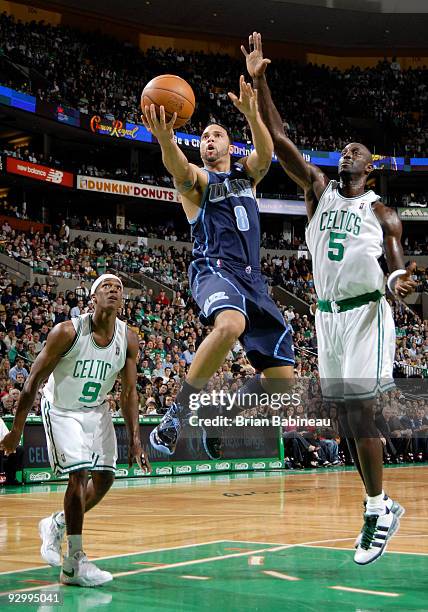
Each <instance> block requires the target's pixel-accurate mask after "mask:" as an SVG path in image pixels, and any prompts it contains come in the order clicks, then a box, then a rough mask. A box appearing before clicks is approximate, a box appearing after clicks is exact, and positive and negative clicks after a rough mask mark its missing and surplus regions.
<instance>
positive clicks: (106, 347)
mask: <svg viewBox="0 0 428 612" xmlns="http://www.w3.org/2000/svg"><path fill="white" fill-rule="evenodd" d="M116 334H117V320H116V321H115V322H114V334H113V336H112V339H111V340H110V342H109V343H108V344H107V346H99V345H98V344H97V343H96V342H95V340H94V336H93V329H92V314H90V315H89V335H90V337H91V342H92V344H93V346H94V347H95V348H96V349H99V350H100V351H104V350H105V349H108V348H110V347H111V346H112V344H113V342H114V341H115V339H116Z"/></svg>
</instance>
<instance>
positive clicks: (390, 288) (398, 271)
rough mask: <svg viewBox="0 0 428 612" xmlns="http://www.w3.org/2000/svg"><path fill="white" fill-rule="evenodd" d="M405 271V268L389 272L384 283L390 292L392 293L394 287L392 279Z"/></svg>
mask: <svg viewBox="0 0 428 612" xmlns="http://www.w3.org/2000/svg"><path fill="white" fill-rule="evenodd" d="M406 272H407V270H394V272H391V274H390V275H389V277H388V281H387V283H386V284H387V285H388V289H389V290H390V292H391V293H394V287H393V285H395V282H394V281H395V280H396V279H397V277H398V276H402V275H403V274H406Z"/></svg>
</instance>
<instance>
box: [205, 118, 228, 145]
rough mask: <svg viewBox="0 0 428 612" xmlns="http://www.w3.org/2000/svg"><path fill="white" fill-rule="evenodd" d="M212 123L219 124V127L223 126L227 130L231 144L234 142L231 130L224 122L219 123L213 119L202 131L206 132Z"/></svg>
mask: <svg viewBox="0 0 428 612" xmlns="http://www.w3.org/2000/svg"><path fill="white" fill-rule="evenodd" d="M211 125H218V126H219V127H221V128H222V129H223V130H224V131H225V132H226V134H227V137H228V138H229V142H230V144H232V134H231V133H230V130H229V129H228V128H227V127H226V126H225V125H223V124H222V123H219V122H218V121H211V122H210V123H207V125H206V126H205V127H204V129H203V130H202V133H204V132H205V130H206V129H207V128H208V127H210V126H211Z"/></svg>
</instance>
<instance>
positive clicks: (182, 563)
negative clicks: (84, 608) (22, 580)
mask: <svg viewBox="0 0 428 612" xmlns="http://www.w3.org/2000/svg"><path fill="white" fill-rule="evenodd" d="M219 541H220V542H229V540H219ZM294 546H295V545H294V544H283V545H282V546H280V547H278V548H279V549H280V550H283V549H286V548H294ZM174 548H189V546H188V545H186V546H183V547H181V546H177V547H174ZM165 550H169V549H165ZM270 550H271V547H270V546H269V547H268V548H261V549H256V550H248V551H246V552H244V553H232V554H230V555H218V556H216V557H205V558H202V559H189V560H187V561H178V562H177V563H167V564H166V565H163V566H162V567H145V568H143V569H138V570H130V571H128V572H118V573H117V574H112V575H113V578H121V577H122V576H135V575H136V574H148V573H150V572H159V571H162V570H167V569H173V568H176V567H187V566H189V565H197V564H198V563H211V562H213V561H223V560H224V559H232V558H236V557H245V556H250V555H255V554H257V553H262V552H269V551H270ZM148 552H150V551H148ZM136 554H139V553H136ZM140 554H141V553H140ZM120 556H121V557H126V556H128V555H115V557H120ZM106 558H112V557H106ZM58 586H60V587H62V586H65V585H62V584H61V583H60V582H52V584H45V585H43V586H38V587H37V586H36V587H27V588H25V589H15V590H14V591H13V592H14V593H25V592H27V591H40V590H42V589H49V588H52V587H58ZM10 592H11V590H10V589H9V590H8V591H4V592H0V597H1V596H4V595H8V594H9V593H10Z"/></svg>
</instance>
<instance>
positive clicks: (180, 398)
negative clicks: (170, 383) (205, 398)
mask: <svg viewBox="0 0 428 612" xmlns="http://www.w3.org/2000/svg"><path fill="white" fill-rule="evenodd" d="M200 392H201V390H200V389H197V388H196V387H192V385H190V384H189V383H188V382H187V380H185V381H184V383H183V386H182V387H181V389H180V391H179V392H178V393H177V398H176V400H175V401H176V402H177V404H181V405H182V406H183V407H184V408H186V409H187V408H188V407H189V402H190V396H191V395H193V394H196V395H199V393H200Z"/></svg>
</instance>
